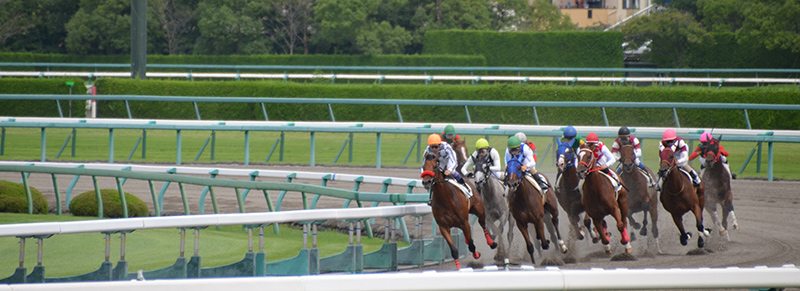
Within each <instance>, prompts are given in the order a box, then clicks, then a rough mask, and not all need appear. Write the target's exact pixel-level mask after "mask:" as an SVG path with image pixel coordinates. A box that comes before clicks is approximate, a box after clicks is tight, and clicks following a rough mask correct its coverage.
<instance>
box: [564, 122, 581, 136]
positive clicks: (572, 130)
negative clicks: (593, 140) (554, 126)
mask: <svg viewBox="0 0 800 291" xmlns="http://www.w3.org/2000/svg"><path fill="white" fill-rule="evenodd" d="M576 135H578V131H577V130H575V128H574V127H572V125H570V126H567V128H564V137H567V138H573V137H575V136H576Z"/></svg>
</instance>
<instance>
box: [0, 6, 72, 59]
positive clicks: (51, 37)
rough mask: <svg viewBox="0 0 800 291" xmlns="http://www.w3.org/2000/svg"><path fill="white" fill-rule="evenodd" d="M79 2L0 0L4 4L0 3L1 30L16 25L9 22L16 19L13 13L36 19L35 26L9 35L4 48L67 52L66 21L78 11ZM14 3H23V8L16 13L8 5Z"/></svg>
mask: <svg viewBox="0 0 800 291" xmlns="http://www.w3.org/2000/svg"><path fill="white" fill-rule="evenodd" d="M79 2H80V1H79V0H37V1H21V0H0V3H3V4H0V30H5V29H9V28H13V27H14V25H10V24H9V23H7V21H10V20H13V19H14V16H12V15H16V16H31V17H32V18H33V26H32V27H30V28H29V29H28V30H26V31H25V32H23V33H20V34H16V35H15V36H11V37H9V38H8V39H7V40H6V41H5V44H4V45H3V47H4V48H6V49H8V50H9V51H14V52H36V53H62V54H63V53H66V52H67V49H66V46H65V42H64V40H65V38H66V37H67V29H66V28H65V25H64V24H66V23H67V22H68V21H69V20H70V18H72V15H74V14H75V12H77V11H78V7H79V6H78V3H79ZM11 3H17V4H20V6H21V8H22V10H19V11H16V12H13V9H11V7H8V5H9V4H11ZM12 6H13V5H12ZM0 34H3V33H2V32H0ZM0 38H2V37H0ZM0 43H2V42H0Z"/></svg>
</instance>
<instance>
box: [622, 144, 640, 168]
mask: <svg viewBox="0 0 800 291" xmlns="http://www.w3.org/2000/svg"><path fill="white" fill-rule="evenodd" d="M628 148H630V149H631V151H633V145H632V144H624V145H622V146H620V148H619V154H620V163H621V164H622V170H623V171H625V172H626V173H629V172H630V171H628V170H627V168H628V167H626V166H625V164H626V163H631V164H633V163H634V162H635V161H636V154H635V153H633V152H631V155H630V156H627V157H626V156H624V155H622V152H623V151H622V150H623V149H628ZM630 168H631V170H632V169H633V167H630Z"/></svg>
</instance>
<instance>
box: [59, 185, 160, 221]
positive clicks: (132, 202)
mask: <svg viewBox="0 0 800 291" xmlns="http://www.w3.org/2000/svg"><path fill="white" fill-rule="evenodd" d="M100 197H101V199H102V200H103V217H109V218H120V217H123V215H122V214H123V213H122V201H121V200H120V199H119V192H118V191H117V190H116V189H100ZM125 202H127V203H128V217H144V216H150V212H149V211H148V210H147V204H145V203H144V201H142V199H139V197H136V196H133V194H130V193H128V192H125ZM97 208H98V207H97V195H96V194H95V193H94V190H91V191H86V192H83V193H81V194H80V195H78V196H75V198H73V199H72V201H71V202H70V203H69V212H70V213H72V215H75V216H94V217H97Z"/></svg>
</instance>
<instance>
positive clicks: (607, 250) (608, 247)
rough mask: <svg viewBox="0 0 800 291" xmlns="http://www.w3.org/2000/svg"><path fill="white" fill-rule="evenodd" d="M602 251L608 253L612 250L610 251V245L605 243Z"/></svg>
mask: <svg viewBox="0 0 800 291" xmlns="http://www.w3.org/2000/svg"><path fill="white" fill-rule="evenodd" d="M603 251H604V252H605V253H606V254H607V255H610V254H611V253H612V252H611V246H610V245H606V247H605V250H603Z"/></svg>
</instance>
